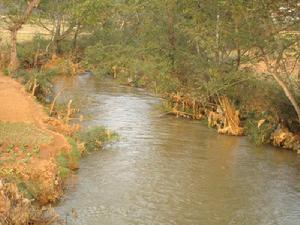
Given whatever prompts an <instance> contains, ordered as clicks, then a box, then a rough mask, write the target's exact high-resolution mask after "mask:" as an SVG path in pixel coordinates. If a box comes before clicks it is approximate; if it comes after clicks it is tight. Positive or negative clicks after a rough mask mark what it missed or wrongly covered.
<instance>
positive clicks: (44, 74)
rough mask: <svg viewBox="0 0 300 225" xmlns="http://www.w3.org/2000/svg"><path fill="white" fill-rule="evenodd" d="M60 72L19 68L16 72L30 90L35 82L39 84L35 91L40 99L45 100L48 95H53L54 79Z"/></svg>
mask: <svg viewBox="0 0 300 225" xmlns="http://www.w3.org/2000/svg"><path fill="white" fill-rule="evenodd" d="M57 74H58V72H57V70H53V69H51V70H50V69H47V70H37V69H33V70H30V71H28V70H19V71H18V72H17V73H16V77H17V78H22V79H23V82H24V83H25V87H26V89H27V90H28V91H32V88H33V86H34V83H35V82H36V84H37V85H38V86H37V88H36V91H35V96H36V97H37V98H38V100H40V101H42V102H44V101H45V100H46V97H48V96H49V95H51V93H52V90H53V85H52V79H53V77H54V76H56V75H57Z"/></svg>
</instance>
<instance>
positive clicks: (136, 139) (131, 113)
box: [56, 75, 300, 225]
mask: <svg viewBox="0 0 300 225" xmlns="http://www.w3.org/2000/svg"><path fill="white" fill-rule="evenodd" d="M62 86H64V87H66V91H65V92H64V96H63V97H64V99H65V100H68V99H69V98H73V99H75V101H77V102H78V101H79V102H80V106H81V109H82V113H84V114H85V115H86V117H90V118H91V119H90V120H89V121H86V122H85V125H86V126H89V125H105V126H107V127H108V128H110V129H112V130H115V131H117V132H118V133H119V134H120V136H121V140H120V141H119V142H117V143H114V144H112V145H109V146H107V147H106V148H105V149H104V150H103V151H100V152H97V153H93V154H92V155H90V156H88V157H86V158H84V159H83V160H82V161H81V169H80V170H79V172H78V180H77V181H76V184H77V185H76V186H75V188H70V189H69V190H68V191H67V194H66V197H65V199H64V200H63V201H62V202H61V203H60V205H59V206H58V207H57V210H58V212H59V213H60V214H61V215H62V216H63V218H68V224H82V225H100V224H104V225H127V224H130V225H134V224H136V225H140V224H145V225H150V224H153V225H156V224H161V225H169V224H170V225H173V224H178V225H185V224H192V225H196V224H204V225H211V224H212V225H213V224H216V225H222V224H230V225H232V224H236V225H242V224H247V225H248V224H249V225H255V224H264V225H265V224H266V225H267V224H270V225H271V224H272V225H273V224H280V225H298V224H300V159H299V157H297V156H296V155H295V154H294V153H292V152H288V151H279V150H278V149H275V148H272V147H266V146H264V147H256V146H254V145H253V144H250V143H249V142H248V141H247V139H246V138H236V137H226V136H219V135H217V134H216V132H215V131H214V130H210V129H208V128H207V127H205V126H203V125H201V124H199V122H197V121H189V120H181V119H176V118H174V117H165V116H163V117H162V116H160V115H161V113H160V111H159V109H158V108H157V105H158V104H159V100H158V99H157V98H153V97H150V96H148V95H147V94H146V93H144V92H143V91H142V90H136V89H131V88H129V87H121V86H118V85H116V84H113V83H112V82H109V81H97V80H96V79H94V78H93V77H90V76H89V75H83V76H80V77H78V78H77V79H66V80H61V81H60V82H59V83H58V85H57V87H56V88H57V89H59V88H60V87H62ZM72 211H73V213H72Z"/></svg>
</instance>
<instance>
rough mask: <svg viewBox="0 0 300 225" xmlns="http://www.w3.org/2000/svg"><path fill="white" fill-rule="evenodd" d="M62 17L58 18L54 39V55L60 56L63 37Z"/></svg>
mask: <svg viewBox="0 0 300 225" xmlns="http://www.w3.org/2000/svg"><path fill="white" fill-rule="evenodd" d="M61 23H62V18H61V15H58V16H57V22H56V26H55V33H54V38H53V55H58V54H59V53H60V46H59V45H60V35H61Z"/></svg>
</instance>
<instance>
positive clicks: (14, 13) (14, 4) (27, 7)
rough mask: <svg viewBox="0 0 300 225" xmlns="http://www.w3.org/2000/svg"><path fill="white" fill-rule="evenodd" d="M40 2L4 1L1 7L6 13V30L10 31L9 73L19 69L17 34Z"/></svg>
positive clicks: (36, 0) (32, 0)
mask: <svg viewBox="0 0 300 225" xmlns="http://www.w3.org/2000/svg"><path fill="white" fill-rule="evenodd" d="M39 4H40V0H30V1H15V0H13V1H11V0H4V1H3V3H2V5H3V7H4V11H5V12H6V17H5V22H6V24H7V29H8V30H9V31H10V36H11V38H10V39H11V41H10V42H11V47H10V62H9V71H10V72H15V71H16V70H17V69H18V67H19V60H18V55H17V34H18V31H19V30H20V29H21V28H22V26H23V25H24V24H25V23H26V22H27V21H28V19H29V17H30V16H31V14H32V12H33V10H34V9H35V8H37V7H38V5H39Z"/></svg>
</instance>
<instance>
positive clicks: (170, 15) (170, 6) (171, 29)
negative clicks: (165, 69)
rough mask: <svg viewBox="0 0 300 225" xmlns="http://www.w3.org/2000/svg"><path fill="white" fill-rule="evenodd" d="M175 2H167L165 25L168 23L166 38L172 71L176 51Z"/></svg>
mask: <svg viewBox="0 0 300 225" xmlns="http://www.w3.org/2000/svg"><path fill="white" fill-rule="evenodd" d="M175 8H176V6H175V3H174V2H173V1H169V2H167V25H168V39H169V44H170V47H171V50H170V58H171V62H172V67H173V72H174V71H175V52H176V35H175V26H174V23H175V18H174V11H175Z"/></svg>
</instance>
